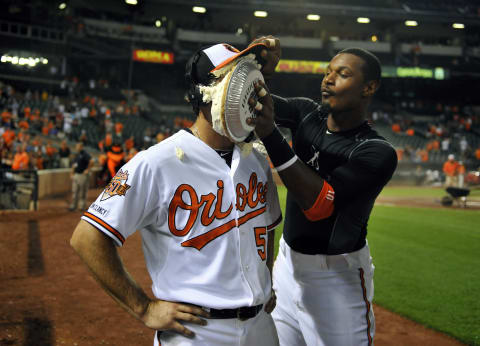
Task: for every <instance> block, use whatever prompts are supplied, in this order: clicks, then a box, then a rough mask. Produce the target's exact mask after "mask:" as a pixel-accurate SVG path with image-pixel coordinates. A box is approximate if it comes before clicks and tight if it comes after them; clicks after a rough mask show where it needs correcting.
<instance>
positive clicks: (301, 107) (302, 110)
mask: <svg viewBox="0 0 480 346" xmlns="http://www.w3.org/2000/svg"><path fill="white" fill-rule="evenodd" d="M272 98H273V105H274V111H275V123H276V124H277V125H278V126H281V127H286V128H289V129H290V130H292V132H295V131H296V130H297V128H298V125H299V124H300V123H301V121H302V119H303V118H304V117H305V116H307V115H308V114H310V113H311V112H312V111H315V110H317V109H319V108H320V105H319V104H318V103H316V102H314V101H313V100H311V99H308V98H305V97H292V98H283V97H280V96H277V95H272Z"/></svg>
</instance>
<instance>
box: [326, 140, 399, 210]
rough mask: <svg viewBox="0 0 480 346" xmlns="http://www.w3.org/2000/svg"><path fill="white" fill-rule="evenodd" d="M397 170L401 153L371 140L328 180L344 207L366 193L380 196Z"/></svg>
mask: <svg viewBox="0 0 480 346" xmlns="http://www.w3.org/2000/svg"><path fill="white" fill-rule="evenodd" d="M396 167H397V154H396V152H395V150H394V149H393V147H391V146H390V145H389V144H388V143H386V142H384V141H367V142H365V143H364V144H362V145H360V146H359V147H358V148H357V149H356V150H354V152H352V154H351V157H350V159H349V161H348V162H347V163H346V164H344V165H342V166H339V167H337V168H336V169H335V170H333V171H332V172H331V174H330V177H329V179H327V181H328V182H329V183H330V185H332V187H333V189H334V190H335V205H336V206H339V207H341V206H342V205H345V204H347V203H349V202H350V201H352V200H354V199H356V198H358V197H361V196H362V195H363V194H369V195H370V194H371V195H374V196H372V197H376V196H377V195H378V194H379V193H380V191H381V190H382V188H383V187H384V186H385V184H386V183H387V182H388V181H389V180H390V178H391V177H392V175H393V172H394V171H395V169H396Z"/></svg>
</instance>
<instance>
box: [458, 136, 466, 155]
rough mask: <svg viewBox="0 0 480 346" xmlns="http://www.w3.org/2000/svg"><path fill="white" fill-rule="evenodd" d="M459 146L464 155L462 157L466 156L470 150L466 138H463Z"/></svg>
mask: <svg viewBox="0 0 480 346" xmlns="http://www.w3.org/2000/svg"><path fill="white" fill-rule="evenodd" d="M459 145H460V152H461V153H462V155H465V154H466V151H467V150H468V141H467V138H466V137H465V136H463V137H462V139H461V140H460V143H459Z"/></svg>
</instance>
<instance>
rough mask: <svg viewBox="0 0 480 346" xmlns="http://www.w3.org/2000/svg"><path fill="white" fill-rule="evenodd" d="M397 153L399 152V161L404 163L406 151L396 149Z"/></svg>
mask: <svg viewBox="0 0 480 346" xmlns="http://www.w3.org/2000/svg"><path fill="white" fill-rule="evenodd" d="M395 151H396V152H397V158H398V161H402V160H403V153H404V152H405V151H404V150H403V149H402V148H398V149H395Z"/></svg>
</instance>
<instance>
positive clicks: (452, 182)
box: [443, 154, 458, 187]
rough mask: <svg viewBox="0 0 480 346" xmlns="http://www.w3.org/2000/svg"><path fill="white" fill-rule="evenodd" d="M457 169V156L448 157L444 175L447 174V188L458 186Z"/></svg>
mask: <svg viewBox="0 0 480 346" xmlns="http://www.w3.org/2000/svg"><path fill="white" fill-rule="evenodd" d="M457 167H458V162H457V161H455V155H453V154H450V155H448V160H447V161H446V162H445V163H444V164H443V173H445V178H446V179H445V186H446V187H449V186H456V185H457Z"/></svg>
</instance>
